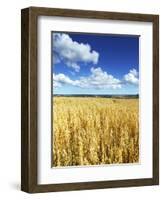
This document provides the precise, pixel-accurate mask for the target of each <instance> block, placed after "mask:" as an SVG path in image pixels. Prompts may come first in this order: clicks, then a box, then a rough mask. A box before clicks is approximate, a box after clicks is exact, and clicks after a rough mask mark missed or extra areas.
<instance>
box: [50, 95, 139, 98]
mask: <svg viewBox="0 0 163 200" xmlns="http://www.w3.org/2000/svg"><path fill="white" fill-rule="evenodd" d="M53 96H54V97H55V96H56V97H96V98H100V97H102V98H117V99H138V98H139V95H138V94H134V95H130V94H125V95H119V94H117V95H115V94H108V95H106V94H100V95H97V94H53Z"/></svg>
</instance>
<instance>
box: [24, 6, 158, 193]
mask: <svg viewBox="0 0 163 200" xmlns="http://www.w3.org/2000/svg"><path fill="white" fill-rule="evenodd" d="M21 19H22V22H21V27H22V33H21V35H22V38H21V44H22V46H21V48H22V54H21V59H22V68H21V69H22V72H21V73H22V79H21V80H22V83H21V85H22V87H21V93H22V107H21V110H22V122H21V132H22V134H21V159H22V162H21V189H22V190H23V191H25V192H29V193H36V192H54V191H67V190H82V189H102V188H113V187H130V186H148V185H158V184H159V16H158V15H151V14H133V13H132V14H131V13H116V12H101V11H100V12H99V11H86V10H85V11H84V10H69V9H56V8H38V7H30V8H25V9H22V12H21Z"/></svg>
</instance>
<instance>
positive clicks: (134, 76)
mask: <svg viewBox="0 0 163 200" xmlns="http://www.w3.org/2000/svg"><path fill="white" fill-rule="evenodd" d="M124 81H125V82H126V83H129V84H135V85H137V84H138V83H139V78H138V72H137V70H136V69H134V68H133V69H131V70H130V71H129V73H128V74H125V75H124Z"/></svg>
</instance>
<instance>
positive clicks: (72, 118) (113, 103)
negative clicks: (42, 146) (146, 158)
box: [51, 32, 139, 167]
mask: <svg viewBox="0 0 163 200" xmlns="http://www.w3.org/2000/svg"><path fill="white" fill-rule="evenodd" d="M51 38H52V41H51V42H52V73H53V74H52V77H53V79H52V84H53V86H52V107H53V108H52V130H53V131H52V138H53V142H52V143H53V145H52V167H66V166H84V165H106V164H127V163H138V162H139V36H136V35H135V36H134V35H110V34H107V35H105V34H87V33H68V32H67V33H63V32H52V37H51Z"/></svg>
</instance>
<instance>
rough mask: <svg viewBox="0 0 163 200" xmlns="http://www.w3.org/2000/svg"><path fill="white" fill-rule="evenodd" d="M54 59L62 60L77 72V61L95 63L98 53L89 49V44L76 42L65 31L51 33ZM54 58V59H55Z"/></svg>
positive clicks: (78, 67)
mask: <svg viewBox="0 0 163 200" xmlns="http://www.w3.org/2000/svg"><path fill="white" fill-rule="evenodd" d="M53 53H54V54H56V56H55V57H54V61H55V60H56V62H59V61H63V62H64V63H65V64H66V65H67V66H68V67H71V68H73V69H74V70H75V71H76V72H79V70H80V66H79V63H80V62H83V63H93V64H97V63H98V59H99V53H98V52H96V51H95V50H92V49H91V46H90V45H89V44H83V43H78V42H76V41H73V40H72V38H71V37H70V36H69V35H68V34H65V33H54V34H53ZM55 58H56V59H55Z"/></svg>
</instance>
